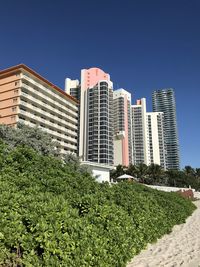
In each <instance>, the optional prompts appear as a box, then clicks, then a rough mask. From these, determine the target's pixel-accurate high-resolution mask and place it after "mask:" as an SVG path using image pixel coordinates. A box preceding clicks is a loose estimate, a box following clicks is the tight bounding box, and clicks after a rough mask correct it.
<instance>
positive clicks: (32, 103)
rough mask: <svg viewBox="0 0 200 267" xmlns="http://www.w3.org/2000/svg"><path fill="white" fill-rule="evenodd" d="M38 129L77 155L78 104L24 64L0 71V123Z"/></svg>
mask: <svg viewBox="0 0 200 267" xmlns="http://www.w3.org/2000/svg"><path fill="white" fill-rule="evenodd" d="M19 122H21V123H24V124H26V125H29V126H31V127H34V126H38V127H39V128H41V129H42V130H43V131H45V132H47V133H48V134H50V135H51V136H52V137H53V139H54V140H56V141H58V142H59V144H60V147H61V153H62V154H66V153H75V154H76V153H77V138H78V136H77V135H78V133H77V132H78V102H77V101H76V99H74V98H73V97H71V96H70V95H67V94H66V93H65V92H63V90H61V89H60V88H58V87H57V86H55V85H53V84H52V83H50V82H49V81H47V80H46V79H45V78H43V77H42V76H40V75H39V74H38V73H36V72H35V71H33V70H32V69H30V68H29V67H27V66H26V65H23V64H21V65H17V66H15V67H11V68H9V69H6V70H3V71H0V124H6V125H10V126H13V127H16V126H17V123H19Z"/></svg>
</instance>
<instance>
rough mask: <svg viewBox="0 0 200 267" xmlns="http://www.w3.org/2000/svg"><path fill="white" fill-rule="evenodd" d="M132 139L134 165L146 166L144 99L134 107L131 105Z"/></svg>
mask: <svg viewBox="0 0 200 267" xmlns="http://www.w3.org/2000/svg"><path fill="white" fill-rule="evenodd" d="M132 138H133V163H134V165H138V164H140V163H145V164H147V162H148V150H147V149H148V144H147V121H146V99H145V98H142V99H141V100H137V102H136V105H132Z"/></svg>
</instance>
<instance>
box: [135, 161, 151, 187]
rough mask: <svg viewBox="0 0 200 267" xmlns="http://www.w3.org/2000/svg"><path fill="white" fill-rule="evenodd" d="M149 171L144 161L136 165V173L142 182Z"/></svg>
mask: <svg viewBox="0 0 200 267" xmlns="http://www.w3.org/2000/svg"><path fill="white" fill-rule="evenodd" d="M147 173H148V166H147V165H146V164H144V163H140V164H138V165H136V166H135V174H136V176H137V178H138V179H139V181H140V182H142V183H144V179H145V177H146V175H147Z"/></svg>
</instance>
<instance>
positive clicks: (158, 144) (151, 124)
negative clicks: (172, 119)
mask: <svg viewBox="0 0 200 267" xmlns="http://www.w3.org/2000/svg"><path fill="white" fill-rule="evenodd" d="M146 119H147V124H146V125H147V145H148V160H147V165H149V164H152V163H154V164H158V165H160V166H161V167H162V168H163V169H164V170H165V169H166V151H165V138H164V128H163V121H164V114H163V112H147V113H146Z"/></svg>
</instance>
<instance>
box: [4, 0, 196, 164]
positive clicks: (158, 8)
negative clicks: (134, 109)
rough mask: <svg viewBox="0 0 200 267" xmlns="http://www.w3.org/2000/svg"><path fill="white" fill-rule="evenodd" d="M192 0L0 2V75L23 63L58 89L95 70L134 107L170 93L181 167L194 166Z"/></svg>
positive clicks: (194, 10) (194, 27)
mask: <svg viewBox="0 0 200 267" xmlns="http://www.w3.org/2000/svg"><path fill="white" fill-rule="evenodd" d="M199 14H200V1H199V0H129V1H128V0H122V1H118V0H101V1H95V0H84V1H83V0H73V1H72V0H57V1H56V0H48V1H47V0H40V1H39V0H26V1H25V0H17V1H16V0H2V1H0V69H4V68H6V67H9V66H12V65H16V64H18V63H24V64H26V65H28V66H29V67H31V68H33V69H35V70H36V71H37V72H39V73H40V74H41V75H43V76H44V77H46V78H47V79H49V80H50V81H51V82H53V83H55V84H56V85H58V86H60V87H61V88H63V87H64V79H65V77H70V78H79V76H80V70H81V69H82V68H89V67H100V68H102V69H103V70H104V71H106V72H108V73H109V74H110V75H111V79H112V81H113V82H114V87H115V88H116V89H117V88H119V87H123V88H125V89H127V90H130V91H131V92H132V95H133V102H135V100H136V99H137V98H140V97H146V98H147V100H148V110H149V111H151V110H152V107H151V93H152V91H153V90H154V89H157V88H165V87H173V88H174V89H175V93H176V102H177V117H178V129H179V139H180V149H181V150H180V151H181V166H182V167H183V166H185V165H191V166H193V167H200V15H199Z"/></svg>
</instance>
